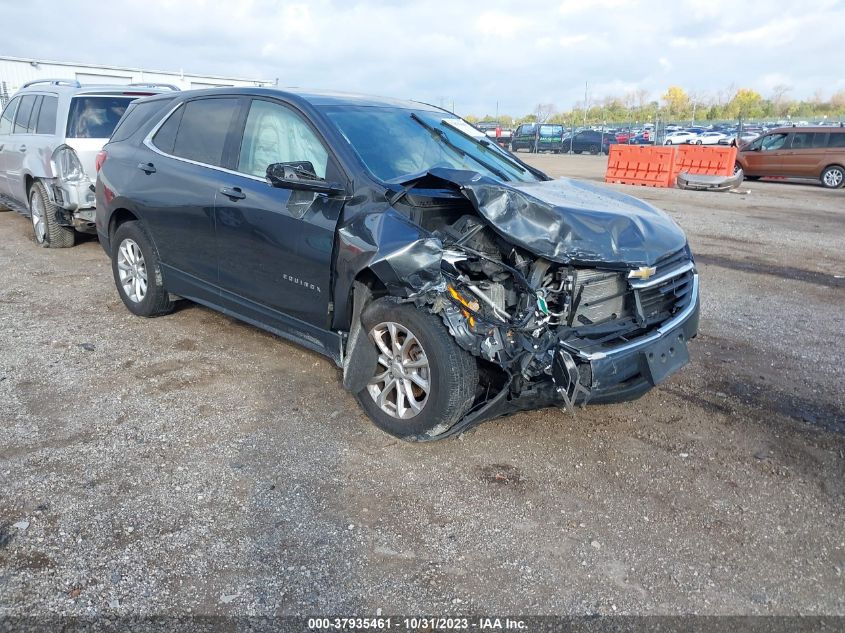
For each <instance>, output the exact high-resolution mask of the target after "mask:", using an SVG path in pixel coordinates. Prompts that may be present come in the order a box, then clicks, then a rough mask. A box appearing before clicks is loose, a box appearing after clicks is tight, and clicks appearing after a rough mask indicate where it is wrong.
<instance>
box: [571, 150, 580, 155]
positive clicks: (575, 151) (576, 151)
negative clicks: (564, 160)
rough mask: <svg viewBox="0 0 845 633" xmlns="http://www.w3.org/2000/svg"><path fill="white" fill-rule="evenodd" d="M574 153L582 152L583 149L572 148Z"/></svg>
mask: <svg viewBox="0 0 845 633" xmlns="http://www.w3.org/2000/svg"><path fill="white" fill-rule="evenodd" d="M572 153H573V154H580V153H581V150H580V149H574V150H572Z"/></svg>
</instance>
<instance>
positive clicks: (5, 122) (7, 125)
mask: <svg viewBox="0 0 845 633" xmlns="http://www.w3.org/2000/svg"><path fill="white" fill-rule="evenodd" d="M20 100H21V98H20V97H15V98H14V99H12V100H11V101H9V103H8V104H6V109H5V110H3V115H2V116H0V134H11V133H12V121H14V117H15V109H16V108H17V107H18V103H20Z"/></svg>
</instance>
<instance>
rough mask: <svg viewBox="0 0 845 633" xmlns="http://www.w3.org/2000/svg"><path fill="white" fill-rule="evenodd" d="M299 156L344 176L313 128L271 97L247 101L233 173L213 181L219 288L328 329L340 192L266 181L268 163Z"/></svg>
mask: <svg viewBox="0 0 845 633" xmlns="http://www.w3.org/2000/svg"><path fill="white" fill-rule="evenodd" d="M296 161H307V162H309V163H311V165H312V166H313V169H314V173H316V174H317V176H318V177H320V178H325V179H326V180H328V181H331V182H342V183H345V182H346V180H345V176H343V175H342V173H341V172H340V171H339V168H338V167H337V166H336V163H335V161H334V160H333V158H332V157H331V156H330V154H329V152H328V151H327V149H326V146H325V145H324V143H323V142H322V141H321V140H320V138H319V137H318V135H317V133H316V132H315V130H314V128H313V127H312V126H311V125H310V124H309V123H308V122H307V120H306V119H305V118H304V117H303V116H302V115H301V114H300V113H298V112H297V111H295V110H294V109H292V108H290V107H288V106H286V105H283V104H281V103H279V102H276V101H271V100H265V99H253V100H252V102H251V103H250V105H249V112H248V115H247V117H246V121H245V126H244V132H243V136H242V140H241V143H240V148H239V151H238V156H237V161H236V162H235V163H234V164H233V165H232V167H233V168H234V169H233V171H235V172H237V174H234V173H231V174H227V175H226V176H225V177H223V178H221V179H220V181H219V184H220V187H219V188H218V191H217V194H216V196H217V197H216V201H215V218H216V225H217V252H218V269H219V279H220V287H221V290H222V291H223V292H224V293H226V294H228V295H230V297H231V298H232V300H233V301H236V302H241V304H242V307H246V308H248V309H255V307H256V306H255V305H254V304H258V305H259V306H262V307H265V308H270V309H271V310H273V311H277V312H281V313H284V314H285V315H287V316H290V317H293V318H294V319H296V320H298V321H300V322H305V323H307V324H309V325H312V326H316V327H318V328H323V329H328V325H329V317H330V315H329V304H330V301H331V296H332V292H331V284H332V276H331V266H332V248H333V245H334V235H335V226H336V225H337V221H338V218H339V217H340V212H341V209H342V207H343V198H342V197H330V196H327V195H326V194H321V193H313V192H306V191H299V190H294V189H284V188H279V187H273V186H271V185H270V184H269V183H268V181H267V179H266V177H265V175H266V173H267V167H268V165H271V164H273V163H288V162H296Z"/></svg>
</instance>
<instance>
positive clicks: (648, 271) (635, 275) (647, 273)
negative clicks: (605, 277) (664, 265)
mask: <svg viewBox="0 0 845 633" xmlns="http://www.w3.org/2000/svg"><path fill="white" fill-rule="evenodd" d="M656 272H657V268H656V267H655V266H640V267H639V268H637V269H636V270H632V271H631V272H629V273H628V279H648V278H649V277H651V276H652V275H653V274H654V273H656Z"/></svg>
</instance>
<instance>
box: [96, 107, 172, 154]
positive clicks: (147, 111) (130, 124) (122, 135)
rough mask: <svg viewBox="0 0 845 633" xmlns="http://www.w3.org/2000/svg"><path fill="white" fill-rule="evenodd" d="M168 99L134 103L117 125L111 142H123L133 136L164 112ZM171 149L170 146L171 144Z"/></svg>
mask: <svg viewBox="0 0 845 633" xmlns="http://www.w3.org/2000/svg"><path fill="white" fill-rule="evenodd" d="M170 103H171V102H170V100H168V99H155V100H153V101H149V102H145V101H134V102H132V103H131V104H130V105H129V107H128V108H127V109H126V112H125V113H124V114H123V118H122V119H120V122H119V123H118V124H117V127H116V128H115V129H114V132H113V133H112V135H111V141H112V142H113V143H114V142H116V141H125V140H126V139H128V138H129V137H130V136H132V135H133V134H135V132H137V131H138V130H139V129H140V128H141V126H143V125H144V124H145V123H146V122H147V121H149V120H150V119H151V118H153V117H154V116H155V115H156V114H158V113H159V112H160V111H162V110H164V108H165V106H169V105H170ZM171 149H172V144H171Z"/></svg>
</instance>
